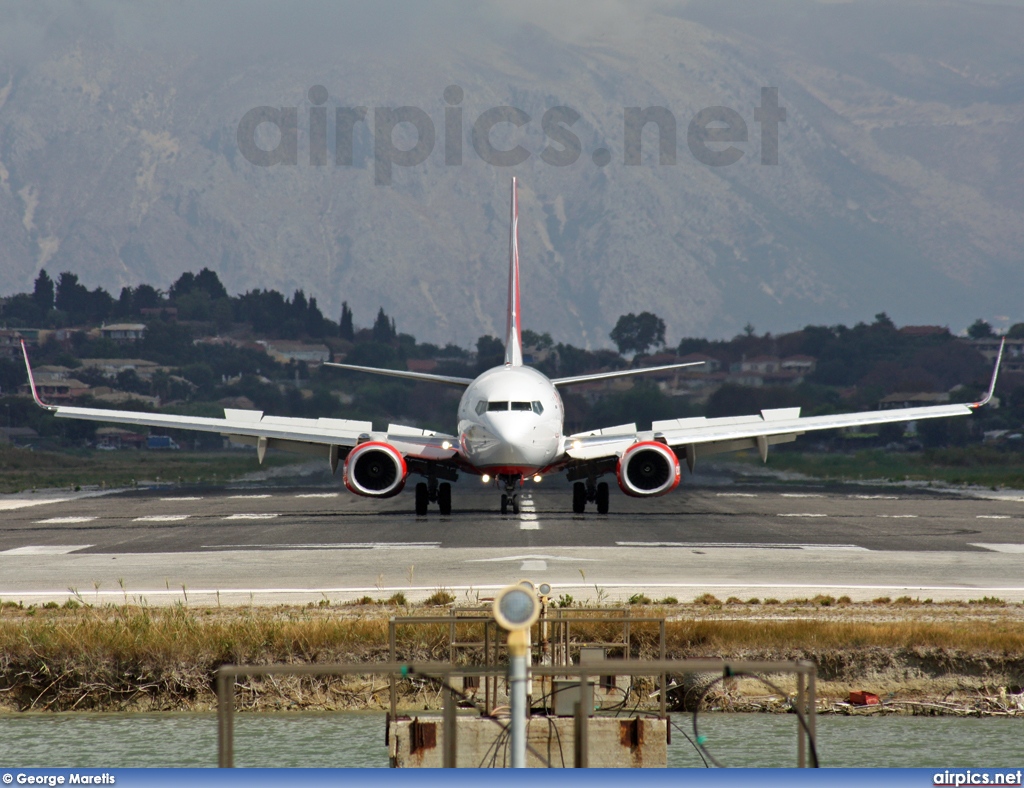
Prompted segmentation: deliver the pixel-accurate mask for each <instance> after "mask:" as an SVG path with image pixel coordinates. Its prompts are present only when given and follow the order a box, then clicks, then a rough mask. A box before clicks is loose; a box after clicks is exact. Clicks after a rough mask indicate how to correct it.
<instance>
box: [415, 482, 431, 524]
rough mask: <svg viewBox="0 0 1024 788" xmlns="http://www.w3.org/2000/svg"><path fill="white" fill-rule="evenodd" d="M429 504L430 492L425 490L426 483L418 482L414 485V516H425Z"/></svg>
mask: <svg viewBox="0 0 1024 788" xmlns="http://www.w3.org/2000/svg"><path fill="white" fill-rule="evenodd" d="M429 505H430V493H429V492H427V485H426V483H425V482H420V483H419V484H417V485H416V516H417V517H425V516H426V514H427V507H428V506H429Z"/></svg>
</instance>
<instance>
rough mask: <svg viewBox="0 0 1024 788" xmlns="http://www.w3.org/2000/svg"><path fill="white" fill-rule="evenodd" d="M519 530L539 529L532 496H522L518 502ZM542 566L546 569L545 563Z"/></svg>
mask: <svg viewBox="0 0 1024 788" xmlns="http://www.w3.org/2000/svg"><path fill="white" fill-rule="evenodd" d="M519 530H520V531H539V530H540V523H539V522H537V508H536V506H535V505H534V503H533V499H532V498H527V497H525V496H524V497H523V500H522V502H521V503H520V504H519ZM542 568H544V569H546V568H547V565H545V566H544V567H542Z"/></svg>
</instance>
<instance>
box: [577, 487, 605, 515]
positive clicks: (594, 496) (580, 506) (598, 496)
mask: <svg viewBox="0 0 1024 788" xmlns="http://www.w3.org/2000/svg"><path fill="white" fill-rule="evenodd" d="M588 501H589V502H591V503H596V504H597V513H598V514H608V483H607V482H601V483H600V484H595V483H594V480H593V479H590V480H588V481H587V482H586V483H584V482H576V483H575V484H573V486H572V510H573V512H574V513H575V514H583V512H584V511H586V508H587V502H588Z"/></svg>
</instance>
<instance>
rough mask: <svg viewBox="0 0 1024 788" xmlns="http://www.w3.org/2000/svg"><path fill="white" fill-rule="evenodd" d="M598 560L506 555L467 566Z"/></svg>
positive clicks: (594, 559)
mask: <svg viewBox="0 0 1024 788" xmlns="http://www.w3.org/2000/svg"><path fill="white" fill-rule="evenodd" d="M600 560H601V559H599V558H576V557H574V556H562V555H506V556H502V557H500V558H470V559H468V560H467V561H466V563H467V564H501V563H517V562H522V561H556V562H557V561H572V562H577V561H600Z"/></svg>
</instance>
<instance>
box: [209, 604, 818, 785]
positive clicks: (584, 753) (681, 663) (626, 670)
mask: <svg viewBox="0 0 1024 788" xmlns="http://www.w3.org/2000/svg"><path fill="white" fill-rule="evenodd" d="M634 620H635V619H634ZM613 664H614V668H613V669H614V671H615V673H616V674H620V675H628V676H634V677H635V676H661V677H662V679H661V688H662V691H661V693H660V694H661V706H662V717H664V706H665V692H664V687H665V682H664V677H665V676H666V675H667V674H670V673H671V674H688V673H720V674H722V675H723V676H739V675H749V674H765V673H769V674H772V673H795V674H796V685H797V686H796V690H797V691H796V703H795V710H796V712H797V715H796V716H797V719H798V725H797V766H798V767H805V766H807V765H808V754H809V753H813V752H814V744H813V743H814V741H815V740H816V727H815V719H814V718H815V708H816V698H815V695H816V680H817V679H816V677H817V671H816V668H815V665H814V663H813V662H809V661H806V660H801V661H796V662H760V661H756V662H755V661H742V660H740V661H729V660H713V659H681V660H665V659H658V660H614V662H613ZM609 667H610V666H609ZM532 672H533V675H534V676H541V677H552V678H554V677H556V676H567V675H568V676H576V677H578V682H579V689H578V692H579V696H578V697H580V698H582V697H584V694H583V693H584V688H585V686H586V684H587V679H588V676H594V675H597V674H600V673H604V672H606V671H605V670H601V669H600V668H598V667H597V666H596V665H537V666H534V668H533V670H532ZM370 675H389V676H391V677H392V682H394V681H395V680H397V679H402V678H409V677H412V676H422V677H427V678H431V679H434V680H437V681H438V682H439V683H440V684H441V686H442V689H443V690H444V707H443V712H442V720H443V721H442V726H443V727H442V730H443V748H444V749H443V753H442V759H443V760H442V763H443V766H444V767H445V768H453V767H455V765H456V753H457V733H456V730H457V727H456V709H457V699H456V693H455V691H454V690H453V689H452V687H451V678H452V677H453V676H463V677H465V676H477V677H491V678H493V680H494V681H495V682H496V681H497V679H498V678H499V677H501V676H504V675H505V673H504V668H502V667H497V666H472V665H461V666H460V665H449V664H446V663H443V662H422V663H405V662H386V663H378V664H376V665H374V664H358V663H341V664H333V665H283V664H279V665H222V666H221V667H220V668H218V670H217V674H216V682H217V765H218V766H220V767H233V766H234V765H235V755H234V714H235V684H236V680H237V679H238V677H240V676H247V677H252V676H370ZM588 712H589V710H587V709H584V708H583V707H582V704H576V715H575V717H576V720H575V725H576V736H575V737H574V738H575V758H574V764H575V766H577V767H586V766H587V763H588V761H589V753H588V750H587V739H588V737H587V726H588V719H589V713H588ZM391 719H394V715H392V716H391ZM815 760H816V759H814V758H812V761H815ZM812 765H817V764H816V762H815V763H812Z"/></svg>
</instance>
